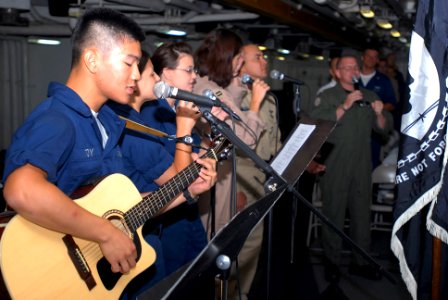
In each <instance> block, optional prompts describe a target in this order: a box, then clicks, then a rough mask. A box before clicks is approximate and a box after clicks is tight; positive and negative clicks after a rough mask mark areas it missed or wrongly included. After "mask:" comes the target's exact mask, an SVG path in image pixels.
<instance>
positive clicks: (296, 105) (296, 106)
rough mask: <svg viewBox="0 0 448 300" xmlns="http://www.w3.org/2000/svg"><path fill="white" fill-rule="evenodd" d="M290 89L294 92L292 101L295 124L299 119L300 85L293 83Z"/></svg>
mask: <svg viewBox="0 0 448 300" xmlns="http://www.w3.org/2000/svg"><path fill="white" fill-rule="evenodd" d="M292 87H293V90H294V100H293V106H294V107H293V108H294V116H295V121H296V122H297V120H298V119H299V113H300V102H301V99H300V97H301V96H300V85H299V84H298V83H293V84H292Z"/></svg>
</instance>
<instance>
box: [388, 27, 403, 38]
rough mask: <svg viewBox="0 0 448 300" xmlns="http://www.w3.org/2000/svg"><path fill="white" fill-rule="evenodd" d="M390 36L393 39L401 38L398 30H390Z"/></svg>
mask: <svg viewBox="0 0 448 300" xmlns="http://www.w3.org/2000/svg"><path fill="white" fill-rule="evenodd" d="M390 35H391V36H393V37H395V38H399V37H400V36H401V33H400V31H398V30H395V29H392V30H391V31H390Z"/></svg>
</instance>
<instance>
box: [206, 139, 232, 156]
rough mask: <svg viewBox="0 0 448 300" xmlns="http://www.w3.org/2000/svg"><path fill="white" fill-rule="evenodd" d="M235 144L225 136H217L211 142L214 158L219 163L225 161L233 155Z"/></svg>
mask: <svg viewBox="0 0 448 300" xmlns="http://www.w3.org/2000/svg"><path fill="white" fill-rule="evenodd" d="M232 147H233V144H232V143H230V141H229V140H228V139H227V138H226V137H225V136H223V135H217V136H215V137H214V138H213V139H212V140H211V142H210V150H212V151H213V154H214V156H213V158H215V159H216V160H217V161H223V160H226V159H227V158H229V156H230V155H231V154H232V152H231V150H232Z"/></svg>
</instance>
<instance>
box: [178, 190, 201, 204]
mask: <svg viewBox="0 0 448 300" xmlns="http://www.w3.org/2000/svg"><path fill="white" fill-rule="evenodd" d="M182 194H183V195H184V197H185V200H187V203H188V204H193V203H196V202H197V201H198V198H199V196H196V197H195V198H193V197H192V196H191V194H190V191H188V189H185V190H184V191H183V193H182Z"/></svg>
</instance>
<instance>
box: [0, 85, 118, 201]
mask: <svg viewBox="0 0 448 300" xmlns="http://www.w3.org/2000/svg"><path fill="white" fill-rule="evenodd" d="M98 119H99V120H100V121H101V123H102V124H103V126H104V128H105V129H106V132H107V135H108V137H109V138H108V141H107V144H106V146H105V148H104V149H103V146H102V139H101V133H100V131H99V129H98V125H97V123H96V120H95V118H94V117H93V115H92V113H91V111H90V108H89V107H88V106H87V105H86V104H85V103H84V102H83V101H82V100H81V98H80V97H79V96H78V94H76V92H74V91H73V90H71V89H70V88H68V87H67V86H66V85H63V84H60V83H56V82H52V83H50V85H49V88H48V98H47V99H46V100H45V101H43V102H42V103H41V104H40V105H38V106H37V107H36V108H35V109H34V110H33V111H32V113H31V114H30V115H29V116H28V118H27V119H26V120H25V122H24V123H23V124H22V126H21V127H20V128H19V129H18V130H17V131H16V132H15V134H14V136H13V140H12V143H11V145H10V147H9V148H8V150H7V154H6V161H5V173H4V178H3V179H4V180H6V178H7V177H8V176H9V174H11V173H12V172H13V171H14V170H15V169H17V168H19V167H21V166H23V165H25V164H32V165H34V166H36V167H38V168H40V169H42V170H44V171H45V172H46V173H47V175H48V180H49V181H50V182H52V183H54V184H55V185H56V186H58V187H59V188H60V189H61V190H62V191H63V192H64V193H65V194H67V195H70V194H72V193H73V191H75V190H76V188H78V187H79V186H81V185H84V184H89V183H92V182H94V181H96V180H98V179H99V178H101V177H103V176H106V175H109V174H112V173H123V170H124V165H123V160H122V153H121V149H120V147H119V146H118V140H119V138H120V136H121V133H122V131H123V128H124V122H123V121H121V120H120V119H119V118H118V117H117V116H116V114H115V113H114V112H113V111H112V110H111V109H110V108H108V107H106V106H103V107H102V108H101V109H100V111H99V112H98Z"/></svg>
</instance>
